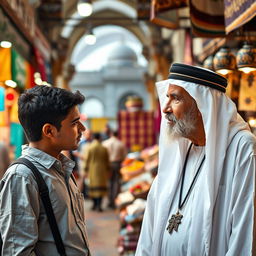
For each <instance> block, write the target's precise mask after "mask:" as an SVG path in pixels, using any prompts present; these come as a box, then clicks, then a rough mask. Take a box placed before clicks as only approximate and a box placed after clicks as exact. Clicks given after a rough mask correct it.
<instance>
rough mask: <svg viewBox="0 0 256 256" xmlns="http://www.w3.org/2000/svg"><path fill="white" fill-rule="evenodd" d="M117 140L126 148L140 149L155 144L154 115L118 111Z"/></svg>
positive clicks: (141, 112) (143, 112) (150, 112)
mask: <svg viewBox="0 0 256 256" xmlns="http://www.w3.org/2000/svg"><path fill="white" fill-rule="evenodd" d="M118 128H119V129H118V130H119V138H120V139H121V140H122V141H123V142H124V143H125V145H126V147H128V148H133V147H137V146H139V147H140V149H143V148H146V147H149V146H152V145H154V144H155V142H156V136H155V123H154V113H153V112H152V111H149V112H146V111H136V112H128V111H120V112H119V113H118Z"/></svg>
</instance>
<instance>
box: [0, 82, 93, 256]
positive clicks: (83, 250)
mask: <svg viewBox="0 0 256 256" xmlns="http://www.w3.org/2000/svg"><path fill="white" fill-rule="evenodd" d="M83 102H84V96H83V95H81V94H80V93H79V92H76V93H72V92H69V91H67V90H64V89H60V88H54V87H47V86H36V87H34V88H32V89H29V90H27V91H25V92H24V93H23V94H22V95H21V96H20V98H19V102H18V105H19V110H18V115H19V120H20V123H21V125H22V126H23V128H24V131H25V134H26V137H27V139H28V141H29V145H24V146H23V149H22V157H25V158H27V159H28V160H30V161H31V162H32V163H33V164H34V165H35V166H36V167H37V169H38V170H39V172H40V173H41V175H42V176H43V179H44V181H45V182H46V184H47V187H48V189H49V196H50V199H51V203H52V207H53V211H54V214H55V217H56V221H57V224H58V227H59V230H60V233H61V237H62V240H63V243H64V246H65V250H66V254H67V255H76V256H85V255H86V256H87V255H90V253H89V248H88V242H87V235H86V227H85V216H84V200H83V196H82V195H81V193H80V191H79V190H78V188H77V186H76V184H75V183H74V181H73V179H72V178H71V175H72V170H73V167H74V162H73V161H71V160H70V159H68V158H67V157H65V156H64V155H63V154H61V151H62V150H75V149H76V148H77V147H78V143H79V140H80V138H81V134H82V132H83V131H84V130H85V127H84V126H83V124H82V123H81V122H80V114H79V111H78V107H77V105H78V104H81V103H83ZM0 231H1V235H2V239H3V247H2V255H12V256H18V255H22V256H28V255H40V256H49V255H54V256H55V255H56V256H57V255H59V254H58V252H57V249H56V245H55V242H54V238H53V236H52V232H51V229H50V226H49V223H48V219H47V216H46V213H45V209H44V206H43V204H42V201H41V199H40V195H39V192H38V186H37V183H36V180H35V178H34V175H33V174H32V171H31V170H30V169H28V168H27V167H26V166H25V165H23V164H16V165H13V166H11V167H10V168H9V169H8V170H7V171H6V173H5V175H4V177H3V179H2V180H1V183H0Z"/></svg>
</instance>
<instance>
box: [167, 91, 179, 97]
mask: <svg viewBox="0 0 256 256" xmlns="http://www.w3.org/2000/svg"><path fill="white" fill-rule="evenodd" d="M170 96H172V97H181V95H180V94H179V93H176V92H171V93H170V94H166V97H168V98H169V97H170Z"/></svg>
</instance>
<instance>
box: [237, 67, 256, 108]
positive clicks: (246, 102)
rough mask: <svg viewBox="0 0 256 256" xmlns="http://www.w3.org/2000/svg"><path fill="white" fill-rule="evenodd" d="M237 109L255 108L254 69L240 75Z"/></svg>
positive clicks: (255, 78) (255, 81)
mask: <svg viewBox="0 0 256 256" xmlns="http://www.w3.org/2000/svg"><path fill="white" fill-rule="evenodd" d="M238 109H239V110H240V111H255V110H256V71H254V72H250V73H249V74H245V73H242V75H241V80H240V94H239V107H238Z"/></svg>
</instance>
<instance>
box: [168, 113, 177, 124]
mask: <svg viewBox="0 0 256 256" xmlns="http://www.w3.org/2000/svg"><path fill="white" fill-rule="evenodd" d="M165 118H166V119H167V120H168V121H170V122H174V123H177V121H178V120H177V118H176V117H175V115H174V114H173V113H167V114H165Z"/></svg>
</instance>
